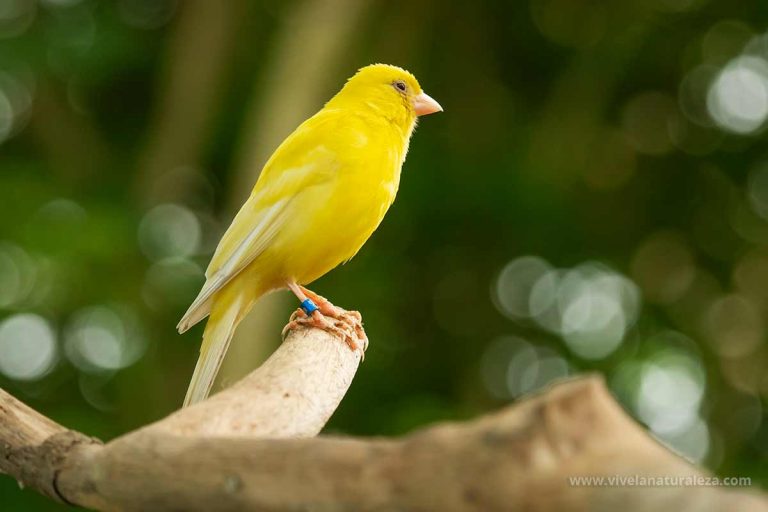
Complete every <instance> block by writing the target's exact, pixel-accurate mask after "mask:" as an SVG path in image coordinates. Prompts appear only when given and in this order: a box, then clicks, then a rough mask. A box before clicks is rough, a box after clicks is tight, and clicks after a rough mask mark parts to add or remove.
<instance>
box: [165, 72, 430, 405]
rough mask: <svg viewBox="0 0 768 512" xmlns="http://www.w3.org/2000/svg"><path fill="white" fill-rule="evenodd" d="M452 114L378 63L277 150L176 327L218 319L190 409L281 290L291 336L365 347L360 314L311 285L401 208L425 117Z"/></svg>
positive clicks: (410, 79)
mask: <svg viewBox="0 0 768 512" xmlns="http://www.w3.org/2000/svg"><path fill="white" fill-rule="evenodd" d="M442 110H443V109H442V107H441V106H440V104H439V103H438V102H437V101H435V100H434V99H433V98H431V97H430V96H429V95H428V94H426V93H425V92H424V91H423V90H422V88H421V86H420V85H419V82H418V81H417V80H416V77H414V75H412V74H411V73H410V72H408V71H406V70H405V69H402V68H400V67H397V66H392V65H388V64H372V65H369V66H365V67H363V68H360V69H359V70H358V71H357V72H356V73H355V74H354V75H353V76H352V77H351V78H349V79H348V80H347V81H346V83H345V84H344V85H343V87H342V88H341V90H340V91H339V92H338V93H337V94H336V95H335V96H333V97H332V98H331V99H330V100H329V101H328V102H327V103H326V104H325V106H324V107H323V108H322V109H320V111H318V112H317V113H316V114H315V115H313V116H312V117H310V118H309V119H307V120H306V121H304V122H303V123H302V124H300V125H299V126H298V127H297V128H296V129H295V131H294V132H293V133H291V134H290V135H289V136H288V137H287V138H286V139H285V140H284V141H283V142H282V143H281V144H280V145H279V146H278V148H277V149H276V150H275V152H274V153H273V154H272V156H271V157H270V158H269V159H268V160H267V162H266V164H265V165H264V167H263V168H262V171H261V173H260V175H259V178H258V180H257V181H256V184H255V186H254V187H253V190H252V192H251V194H250V196H249V198H248V199H247V200H246V202H245V203H244V204H243V206H242V207H241V208H240V210H239V212H238V213H237V214H236V215H235V217H234V219H233V221H232V223H231V225H230V226H229V228H228V229H227V230H226V232H225V233H224V235H223V236H222V238H221V240H220V242H219V244H218V246H217V248H216V250H215V251H214V254H213V257H212V258H211V261H210V264H209V265H208V268H207V270H206V272H205V277H206V280H205V283H204V284H203V286H202V289H201V290H200V292H199V294H198V295H197V297H196V298H195V300H194V301H193V302H192V304H191V305H190V306H189V309H188V310H187V312H186V313H185V314H184V316H183V317H182V318H181V321H180V322H179V324H178V326H177V329H178V331H179V333H184V332H186V331H187V330H188V329H189V328H190V327H192V326H193V325H195V324H197V323H198V322H200V321H202V320H203V319H205V318H206V317H208V321H207V323H206V326H205V330H204V333H203V341H202V344H201V347H200V355H199V358H198V361H197V364H196V366H195V370H194V373H193V375H192V379H191V382H190V385H189V389H188V390H187V394H186V397H185V399H184V407H187V406H189V405H192V404H195V403H197V402H200V401H202V400H204V399H205V398H206V397H207V396H208V394H209V393H210V391H211V387H212V385H213V380H214V378H215V377H216V374H217V372H218V370H219V368H220V366H221V363H222V361H223V359H224V354H225V353H226V351H227V348H228V347H229V343H230V341H231V339H232V336H233V334H234V331H235V329H236V328H237V325H238V323H239V322H240V321H241V320H242V319H243V317H244V316H245V315H246V314H247V313H248V311H249V310H250V309H251V307H252V306H253V304H254V303H255V302H256V300H258V299H259V298H260V297H261V296H263V295H265V294H267V293H269V292H271V291H274V290H279V289H285V288H287V289H288V290H290V291H291V292H293V294H294V295H295V296H296V297H297V299H298V300H299V303H300V307H299V308H298V309H297V310H296V312H295V313H294V314H293V315H292V316H291V321H290V322H289V324H288V325H287V326H286V329H284V331H283V334H285V332H286V331H288V330H290V329H293V328H297V327H302V326H313V327H318V328H320V329H324V330H326V331H330V332H333V333H335V334H338V335H340V336H341V337H342V339H344V340H345V341H346V342H347V345H348V346H349V347H350V349H352V350H360V349H361V346H360V345H361V343H363V344H364V345H367V338H366V337H365V334H364V331H363V330H362V326H361V319H360V315H359V313H357V312H354V311H346V310H344V309H342V308H339V307H336V306H334V305H333V304H332V303H331V302H330V301H328V300H327V299H325V298H324V297H322V296H320V295H318V294H316V293H314V292H312V291H311V290H309V289H307V288H306V287H305V286H306V285H308V284H310V283H312V282H313V281H315V280H316V279H318V278H319V277H321V276H323V275H324V274H326V273H328V272H329V271H331V270H332V269H334V268H335V267H337V266H338V265H340V264H342V263H346V262H347V261H349V260H350V259H351V258H352V257H353V256H355V254H357V252H358V251H359V250H360V248H361V247H362V246H363V244H364V243H365V242H366V241H367V240H368V238H369V237H370V236H371V235H372V234H373V232H374V231H375V230H376V228H377V227H378V226H379V224H380V223H381V221H382V219H383V218H384V215H385V214H386V212H387V210H388V209H389V207H390V205H391V204H392V203H393V201H394V200H395V195H396V194H397V190H398V187H399V184H400V172H401V169H402V166H403V163H404V161H405V157H406V154H407V152H408V147H409V144H410V139H411V135H412V134H413V131H414V128H415V127H416V124H417V119H418V118H419V117H420V116H424V115H427V114H432V113H435V112H442ZM364 349H365V346H363V347H362V350H363V351H364ZM361 357H362V355H361Z"/></svg>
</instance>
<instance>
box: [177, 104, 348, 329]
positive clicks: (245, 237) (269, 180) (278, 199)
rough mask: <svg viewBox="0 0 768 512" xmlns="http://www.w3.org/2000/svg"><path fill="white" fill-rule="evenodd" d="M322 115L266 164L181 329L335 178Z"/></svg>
mask: <svg viewBox="0 0 768 512" xmlns="http://www.w3.org/2000/svg"><path fill="white" fill-rule="evenodd" d="M317 117H318V116H315V117H314V118H311V119H309V120H308V121H306V122H305V123H304V124H303V125H301V126H300V127H299V128H298V129H297V130H296V131H295V132H294V133H293V134H292V135H291V136H290V137H288V138H287V139H286V140H285V142H283V144H282V145H281V146H280V147H279V148H278V149H277V151H275V153H274V155H272V158H270V160H269V162H267V165H265V167H264V170H263V171H262V174H261V176H260V177H259V180H258V182H257V183H256V186H255V187H254V189H253V192H252V193H251V196H250V197H249V198H248V200H247V201H246V203H245V204H244V205H243V207H242V208H241V209H240V211H239V212H238V214H237V215H236V216H235V219H234V220H233V221H232V224H231V225H230V226H229V228H228V229H227V231H226V233H224V236H223V237H222V239H221V241H220V242H219V245H218V247H217V248H216V252H215V253H214V255H213V258H212V259H211V263H210V265H209V266H208V269H207V270H206V272H205V275H206V278H207V279H206V282H205V284H204V285H203V288H202V290H200V293H199V294H198V296H197V298H196V299H195V300H194V302H193V303H192V305H191V306H190V307H189V309H188V310H187V312H186V313H185V314H184V317H182V319H181V321H180V322H179V325H178V326H177V329H178V330H179V331H180V332H184V331H186V330H187V329H189V328H190V327H192V326H193V325H194V324H196V323H197V322H199V321H200V320H202V319H203V318H205V317H206V316H207V315H208V313H209V310H210V301H211V298H212V297H213V296H214V294H215V293H216V292H218V291H219V290H221V288H222V287H223V286H224V285H226V284H227V283H228V282H229V281H230V280H231V279H232V278H234V277H235V276H236V275H237V274H238V273H240V272H241V271H242V270H243V269H244V268H245V267H246V266H248V264H250V263H251V262H252V261H253V260H254V259H255V258H256V257H257V256H258V255H259V254H261V253H262V252H263V251H264V250H265V249H266V248H267V247H269V245H270V243H271V242H272V240H273V239H274V238H275V236H276V235H277V233H279V232H280V230H281V228H282V227H283V226H284V225H285V223H286V221H287V220H288V219H289V218H290V217H291V216H292V211H293V208H291V205H292V204H293V203H294V202H295V201H297V199H299V198H300V196H301V194H302V193H303V192H304V191H306V190H308V189H309V188H312V187H315V186H318V185H321V184H323V183H327V182H328V181H330V180H332V179H333V177H334V175H335V172H336V170H337V168H338V161H337V159H336V155H335V153H334V152H333V151H331V150H329V149H327V148H326V147H325V146H324V145H323V144H322V140H318V137H317V136H316V133H317V131H318V130H324V127H323V126H318V124H320V125H323V124H327V122H323V121H324V120H323V119H322V118H320V119H316V118H317ZM312 121H315V123H311V122H312ZM299 201H300V199H299Z"/></svg>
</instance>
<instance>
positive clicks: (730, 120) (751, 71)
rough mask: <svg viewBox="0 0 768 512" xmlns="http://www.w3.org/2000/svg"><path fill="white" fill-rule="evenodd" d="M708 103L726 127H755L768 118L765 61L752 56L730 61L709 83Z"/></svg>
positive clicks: (741, 130) (742, 131)
mask: <svg viewBox="0 0 768 512" xmlns="http://www.w3.org/2000/svg"><path fill="white" fill-rule="evenodd" d="M707 107H708V109H709V113H710V115H711V116H712V119H714V120H715V122H716V123H717V124H718V125H719V126H720V127H722V128H723V129H725V130H728V131H731V132H734V133H738V134H748V133H752V132H754V131H756V130H758V129H759V128H760V127H761V126H762V125H763V123H764V122H765V119H766V118H768V62H766V61H765V60H763V59H761V58H759V57H754V56H741V57H738V58H736V59H734V60H733V61H731V62H729V63H728V64H727V65H726V66H725V68H724V69H723V70H722V71H721V72H720V74H719V75H718V76H717V78H715V81H714V82H713V83H712V85H711V86H710V89H709V93H708V94H707Z"/></svg>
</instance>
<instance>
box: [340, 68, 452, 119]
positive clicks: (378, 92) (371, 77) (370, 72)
mask: <svg viewBox="0 0 768 512" xmlns="http://www.w3.org/2000/svg"><path fill="white" fill-rule="evenodd" d="M329 106H339V107H347V108H350V107H351V108H363V109H366V108H367V109H372V110H374V111H376V112H377V113H378V114H381V115H383V116H385V117H387V118H389V119H391V120H393V121H396V122H403V123H412V122H413V121H414V120H415V119H416V117H417V116H423V115H427V114H432V113H434V112H442V110H443V108H442V107H441V106H440V104H439V103H438V102H437V101H435V100H434V99H432V98H431V97H430V96H429V95H428V94H426V93H425V92H424V91H422V90H421V86H420V85H419V82H418V81H417V80H416V77H415V76H413V75H412V74H411V73H409V72H408V71H406V70H404V69H402V68H399V67H397V66H390V65H388V64H372V65H370V66H366V67H364V68H362V69H360V70H359V71H358V72H357V73H356V74H355V75H354V76H353V77H352V78H350V79H349V80H348V81H347V83H346V85H344V88H343V89H342V90H341V91H340V92H339V93H338V94H337V95H336V96H335V97H334V98H333V99H332V100H331V101H330V102H329Z"/></svg>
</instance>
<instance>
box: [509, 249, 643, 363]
mask: <svg viewBox="0 0 768 512" xmlns="http://www.w3.org/2000/svg"><path fill="white" fill-rule="evenodd" d="M495 289H496V298H497V300H496V302H497V305H498V306H499V308H500V309H501V310H502V312H505V313H506V314H508V315H509V316H510V317H512V318H517V319H524V318H532V319H533V321H534V322H535V323H537V324H538V325H539V326H540V327H542V328H543V329H545V330H547V331H550V332H553V333H556V334H558V335H560V336H561V337H562V338H563V340H564V341H565V343H566V345H567V346H568V348H569V349H570V350H571V351H572V352H573V353H574V354H576V355H578V356H579V357H582V358H585V359H601V358H604V357H606V356H607V355H608V354H610V353H611V352H613V351H614V350H615V349H616V348H618V346H619V345H620V344H621V342H622V341H623V340H624V336H625V334H626V332H627V330H628V329H629V328H630V327H631V326H632V325H633V324H634V322H635V320H636V319H637V315H638V314H639V309H640V302H641V301H640V293H639V290H638V288H637V286H636V285H635V284H634V283H633V282H632V281H631V280H630V279H628V278H626V277H625V276H623V275H621V274H619V273H617V272H614V271H613V270H611V269H609V268H608V267H606V266H604V265H602V264H600V263H596V262H587V263H584V264H582V265H579V266H577V267H575V268H573V269H566V270H562V269H555V268H553V267H552V266H551V265H550V264H549V263H547V262H546V261H545V260H543V259H541V258H538V257H535V256H524V257H521V258H518V259H515V260H513V261H512V262H510V263H509V264H508V265H507V266H506V267H504V269H503V270H502V272H501V273H500V274H499V277H498V279H497V280H496V288H495Z"/></svg>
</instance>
